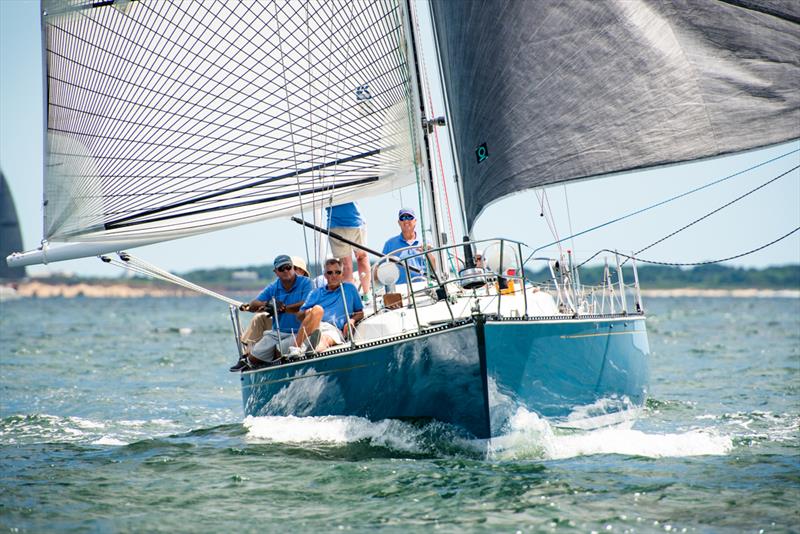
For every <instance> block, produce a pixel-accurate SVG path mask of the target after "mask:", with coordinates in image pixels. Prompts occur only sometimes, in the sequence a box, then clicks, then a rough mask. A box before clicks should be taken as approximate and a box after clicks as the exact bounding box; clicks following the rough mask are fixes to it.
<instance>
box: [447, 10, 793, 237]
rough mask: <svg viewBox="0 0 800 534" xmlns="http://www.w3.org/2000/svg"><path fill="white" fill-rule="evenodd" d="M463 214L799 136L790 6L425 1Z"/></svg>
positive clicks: (472, 218) (472, 216) (470, 220)
mask: <svg viewBox="0 0 800 534" xmlns="http://www.w3.org/2000/svg"><path fill="white" fill-rule="evenodd" d="M431 2H432V13H433V18H434V24H435V31H436V35H437V42H438V47H439V52H440V54H441V58H442V65H443V71H444V78H445V83H446V86H447V87H446V90H447V96H448V99H449V104H450V125H451V127H452V128H454V130H455V143H456V148H457V150H458V164H459V167H460V174H461V175H462V179H463V189H464V197H465V204H466V207H465V209H466V216H467V221H468V224H469V226H472V224H473V223H474V221H475V219H476V218H477V217H478V215H479V214H480V213H481V211H482V210H483V209H484V208H485V207H486V206H487V205H488V204H490V203H491V202H492V201H494V200H496V199H498V198H501V197H503V196H506V195H509V194H511V193H514V192H518V191H522V190H525V189H530V188H534V187H539V186H543V185H548V184H555V183H559V182H566V181H570V180H577V179H581V178H587V177H593V176H599V175H603V174H609V173H616V172H621V171H626V170H631V169H637V168H645V167H652V166H657V165H664V164H670V163H676V162H683V161H691V160H696V159H700V158H706V157H712V156H717V155H722V154H727V153H733V152H738V151H742V150H748V149H753V148H757V147H762V146H767V145H771V144H775V143H780V142H783V141H787V140H791V139H794V138H798V137H800V4H798V3H796V2H774V1H768V0H763V1H759V0H747V1H737V0H679V1H673V2H663V1H659V0H609V1H606V2H594V1H591V0H587V1H582V2H579V1H570V2H519V1H514V0H506V1H497V0H492V1H483V0H474V1H470V2H457V1H451V0H431Z"/></svg>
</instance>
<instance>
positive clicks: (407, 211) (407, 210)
mask: <svg viewBox="0 0 800 534" xmlns="http://www.w3.org/2000/svg"><path fill="white" fill-rule="evenodd" d="M403 215H411V216H412V217H414V218H415V219H416V218H417V214H416V213H414V210H412V209H411V208H400V213H398V214H397V218H398V219H399V218H400V217H402V216H403Z"/></svg>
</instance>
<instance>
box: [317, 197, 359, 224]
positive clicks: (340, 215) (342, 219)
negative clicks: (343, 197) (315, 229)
mask: <svg viewBox="0 0 800 534" xmlns="http://www.w3.org/2000/svg"><path fill="white" fill-rule="evenodd" d="M325 212H326V214H327V216H326V218H327V220H328V228H361V227H362V226H364V219H363V218H362V217H361V212H360V211H358V206H356V203H355V202H348V203H347V204H339V205H338V206H330V207H327V208H325Z"/></svg>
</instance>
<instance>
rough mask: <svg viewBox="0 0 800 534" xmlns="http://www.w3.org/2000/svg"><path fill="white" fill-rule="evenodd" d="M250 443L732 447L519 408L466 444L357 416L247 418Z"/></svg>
mask: <svg viewBox="0 0 800 534" xmlns="http://www.w3.org/2000/svg"><path fill="white" fill-rule="evenodd" d="M243 425H244V427H245V429H246V430H247V439H248V440H250V441H252V442H275V443H286V444H295V445H299V444H303V443H323V444H331V445H343V444H352V443H359V442H361V443H364V442H365V443H368V444H369V445H370V446H374V447H387V448H390V449H393V450H396V451H399V452H407V453H414V454H433V455H436V454H441V453H444V454H446V455H467V456H473V455H475V454H479V455H480V456H483V457H485V458H486V459H488V460H501V461H502V460H520V459H538V460H560V459H566V458H573V457H577V456H588V455H597V454H620V455H627V456H643V457H651V458H662V457H685V456H700V455H725V454H728V453H730V452H731V451H732V450H733V448H734V440H733V438H732V437H731V436H728V435H724V434H719V433H717V432H715V431H714V430H713V429H712V430H708V429H694V430H690V431H687V432H678V433H654V432H644V431H641V430H634V429H633V428H632V425H633V422H632V421H631V422H628V423H623V424H620V425H616V426H613V427H607V428H602V429H599V430H591V431H583V430H580V431H576V430H571V429H561V428H558V427H555V426H553V425H552V424H551V423H550V422H548V421H547V420H545V419H542V418H540V417H538V416H537V415H536V414H534V413H531V412H528V411H526V410H525V409H524V408H519V409H518V410H517V412H516V414H515V415H514V416H513V417H512V418H511V421H510V426H509V431H508V432H507V433H505V434H503V435H501V436H498V437H495V438H492V439H491V440H475V439H468V438H466V437H464V436H463V434H462V433H460V432H459V431H458V429H456V428H454V427H452V426H450V425H445V424H443V423H427V424H424V425H421V426H420V425H415V424H412V423H408V422H403V421H397V420H389V419H387V420H382V421H377V422H372V421H369V420H367V419H364V418H361V417H335V416H325V417H294V416H289V417H278V416H264V417H247V418H246V419H245V420H244V423H243Z"/></svg>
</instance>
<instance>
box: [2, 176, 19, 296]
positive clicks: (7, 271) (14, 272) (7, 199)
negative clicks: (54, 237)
mask: <svg viewBox="0 0 800 534" xmlns="http://www.w3.org/2000/svg"><path fill="white" fill-rule="evenodd" d="M21 251H22V232H20V229H19V219H17V209H16V208H15V207H14V199H13V198H12V197H11V189H9V188H8V183H6V177H5V176H4V175H3V171H0V258H1V259H0V279H2V280H19V279H20V278H25V267H9V266H8V265H7V264H6V257H7V256H8V255H9V254H11V253H12V252H21Z"/></svg>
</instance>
